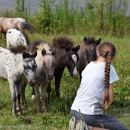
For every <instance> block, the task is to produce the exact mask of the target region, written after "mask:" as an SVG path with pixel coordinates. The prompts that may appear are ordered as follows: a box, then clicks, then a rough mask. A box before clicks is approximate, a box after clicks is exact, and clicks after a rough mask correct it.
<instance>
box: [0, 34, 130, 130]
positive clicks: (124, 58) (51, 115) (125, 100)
mask: <svg viewBox="0 0 130 130" xmlns="http://www.w3.org/2000/svg"><path fill="white" fill-rule="evenodd" d="M53 36H54V35H43V34H29V38H30V41H34V40H44V41H47V42H49V43H51V39H52V37H53ZM68 36H69V37H70V38H72V39H73V40H74V41H75V46H76V45H78V44H80V43H81V42H82V40H83V38H84V36H93V35H89V34H87V33H86V34H84V35H82V34H77V35H68ZM94 37H95V38H96V39H98V38H100V37H101V38H102V41H101V42H104V41H109V42H112V43H114V44H115V46H116V48H117V55H116V58H115V61H113V63H112V64H113V66H114V67H115V68H116V71H117V73H118V75H119V78H120V80H119V81H118V82H116V83H115V101H114V103H113V104H112V105H111V107H110V108H109V110H108V111H107V112H108V113H110V114H111V115H112V116H114V117H115V118H117V119H119V120H120V121H121V122H122V123H124V124H125V125H126V126H127V127H128V128H130V123H129V122H130V100H129V99H130V88H129V86H130V76H129V74H130V69H129V66H130V58H129V50H130V42H129V41H130V37H128V36H125V37H121V38H119V37H111V36H110V35H109V34H108V35H107V36H104V35H101V36H99V35H95V36H94ZM0 46H6V41H5V39H4V38H2V39H0ZM79 84H80V81H79V77H76V78H72V77H70V75H69V72H68V70H67V69H65V71H64V73H63V77H62V80H61V90H60V94H61V98H60V99H59V100H58V99H57V98H56V96H55V92H54V80H53V81H52V91H51V99H50V104H49V105H48V106H47V112H46V113H41V114H36V105H35V100H32V99H31V87H29V86H28V87H27V88H26V100H27V103H26V106H25V107H22V110H23V115H22V116H18V117H14V116H12V114H11V111H12V101H11V94H10V90H9V86H8V82H7V81H4V80H0V129H3V130H6V129H24V130H33V129H35V130H49V129H52V130H67V129H68V123H69V119H70V117H71V116H70V108H71V105H72V102H73V100H74V97H75V95H76V91H77V89H78V87H79ZM29 122H31V123H30V124H28V123H29Z"/></svg>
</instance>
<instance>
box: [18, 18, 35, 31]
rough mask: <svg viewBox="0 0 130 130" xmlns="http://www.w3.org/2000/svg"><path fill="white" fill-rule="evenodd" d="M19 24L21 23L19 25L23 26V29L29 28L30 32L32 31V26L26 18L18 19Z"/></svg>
mask: <svg viewBox="0 0 130 130" xmlns="http://www.w3.org/2000/svg"><path fill="white" fill-rule="evenodd" d="M20 24H21V26H22V28H24V29H27V30H29V31H30V32H31V31H32V29H33V26H32V25H31V24H30V23H29V22H28V21H27V20H24V21H23V20H22V21H20Z"/></svg>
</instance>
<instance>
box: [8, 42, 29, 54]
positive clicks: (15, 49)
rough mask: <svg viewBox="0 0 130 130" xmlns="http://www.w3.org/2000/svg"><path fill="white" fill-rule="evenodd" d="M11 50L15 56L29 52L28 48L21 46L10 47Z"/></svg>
mask: <svg viewBox="0 0 130 130" xmlns="http://www.w3.org/2000/svg"><path fill="white" fill-rule="evenodd" d="M9 50H10V51H11V52H12V53H14V54H18V53H23V52H25V51H26V50H27V47H26V46H24V45H21V44H20V45H17V46H13V47H10V48H9Z"/></svg>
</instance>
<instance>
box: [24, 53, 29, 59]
mask: <svg viewBox="0 0 130 130" xmlns="http://www.w3.org/2000/svg"><path fill="white" fill-rule="evenodd" d="M28 57H30V53H28V52H26V51H25V52H24V53H23V59H25V58H28Z"/></svg>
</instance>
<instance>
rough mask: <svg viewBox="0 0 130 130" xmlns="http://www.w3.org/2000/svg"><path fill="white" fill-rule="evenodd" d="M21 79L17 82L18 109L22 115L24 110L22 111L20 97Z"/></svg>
mask: <svg viewBox="0 0 130 130" xmlns="http://www.w3.org/2000/svg"><path fill="white" fill-rule="evenodd" d="M21 83H22V82H21V81H20V82H16V90H17V93H16V98H17V100H18V106H17V111H18V114H19V115H22V111H21V103H20V99H21Z"/></svg>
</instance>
